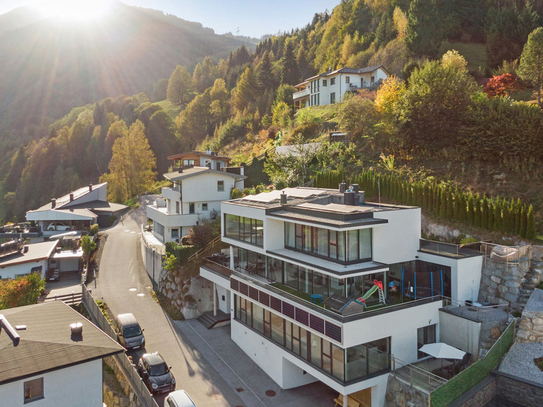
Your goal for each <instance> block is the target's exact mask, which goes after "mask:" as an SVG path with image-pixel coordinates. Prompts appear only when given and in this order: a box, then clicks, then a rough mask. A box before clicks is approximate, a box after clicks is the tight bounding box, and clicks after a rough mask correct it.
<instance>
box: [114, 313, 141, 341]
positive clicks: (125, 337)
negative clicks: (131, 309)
mask: <svg viewBox="0 0 543 407" xmlns="http://www.w3.org/2000/svg"><path fill="white" fill-rule="evenodd" d="M113 325H114V327H115V330H116V331H117V334H118V335H119V343H120V344H121V345H123V346H124V347H125V348H126V349H128V350H132V349H139V348H141V347H143V346H144V345H145V337H144V336H143V331H144V330H143V329H141V327H140V324H138V321H137V320H136V317H135V316H134V315H133V314H129V313H128V314H119V315H117V316H116V317H115V320H114V321H113Z"/></svg>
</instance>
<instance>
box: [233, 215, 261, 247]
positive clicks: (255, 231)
mask: <svg viewBox="0 0 543 407" xmlns="http://www.w3.org/2000/svg"><path fill="white" fill-rule="evenodd" d="M224 223H225V231H224V236H226V237H229V238H231V239H236V240H239V241H242V242H246V243H250V244H254V245H256V246H260V247H262V246H263V244H264V222H263V221H261V220H259V219H252V218H245V217H243V216H236V215H230V214H226V215H225V219H224Z"/></svg>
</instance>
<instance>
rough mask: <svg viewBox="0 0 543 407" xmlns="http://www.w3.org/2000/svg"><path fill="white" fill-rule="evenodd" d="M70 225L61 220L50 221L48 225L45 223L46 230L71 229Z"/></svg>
mask: <svg viewBox="0 0 543 407" xmlns="http://www.w3.org/2000/svg"><path fill="white" fill-rule="evenodd" d="M71 229H72V228H71V226H69V225H66V224H64V223H62V222H51V223H50V224H49V225H47V230H49V231H52V230H71Z"/></svg>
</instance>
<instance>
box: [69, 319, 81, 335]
mask: <svg viewBox="0 0 543 407" xmlns="http://www.w3.org/2000/svg"><path fill="white" fill-rule="evenodd" d="M70 331H71V332H72V336H79V335H82V334H83V324H82V323H81V322H75V323H73V324H70Z"/></svg>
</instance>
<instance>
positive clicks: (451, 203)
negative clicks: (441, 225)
mask: <svg viewBox="0 0 543 407" xmlns="http://www.w3.org/2000/svg"><path fill="white" fill-rule="evenodd" d="M457 205H458V203H457V201H456V196H454V195H453V193H452V189H451V188H450V187H449V190H448V192H447V219H448V220H450V221H457V220H458V219H457V217H456V216H455V215H454V212H455V208H456V206H457Z"/></svg>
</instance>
